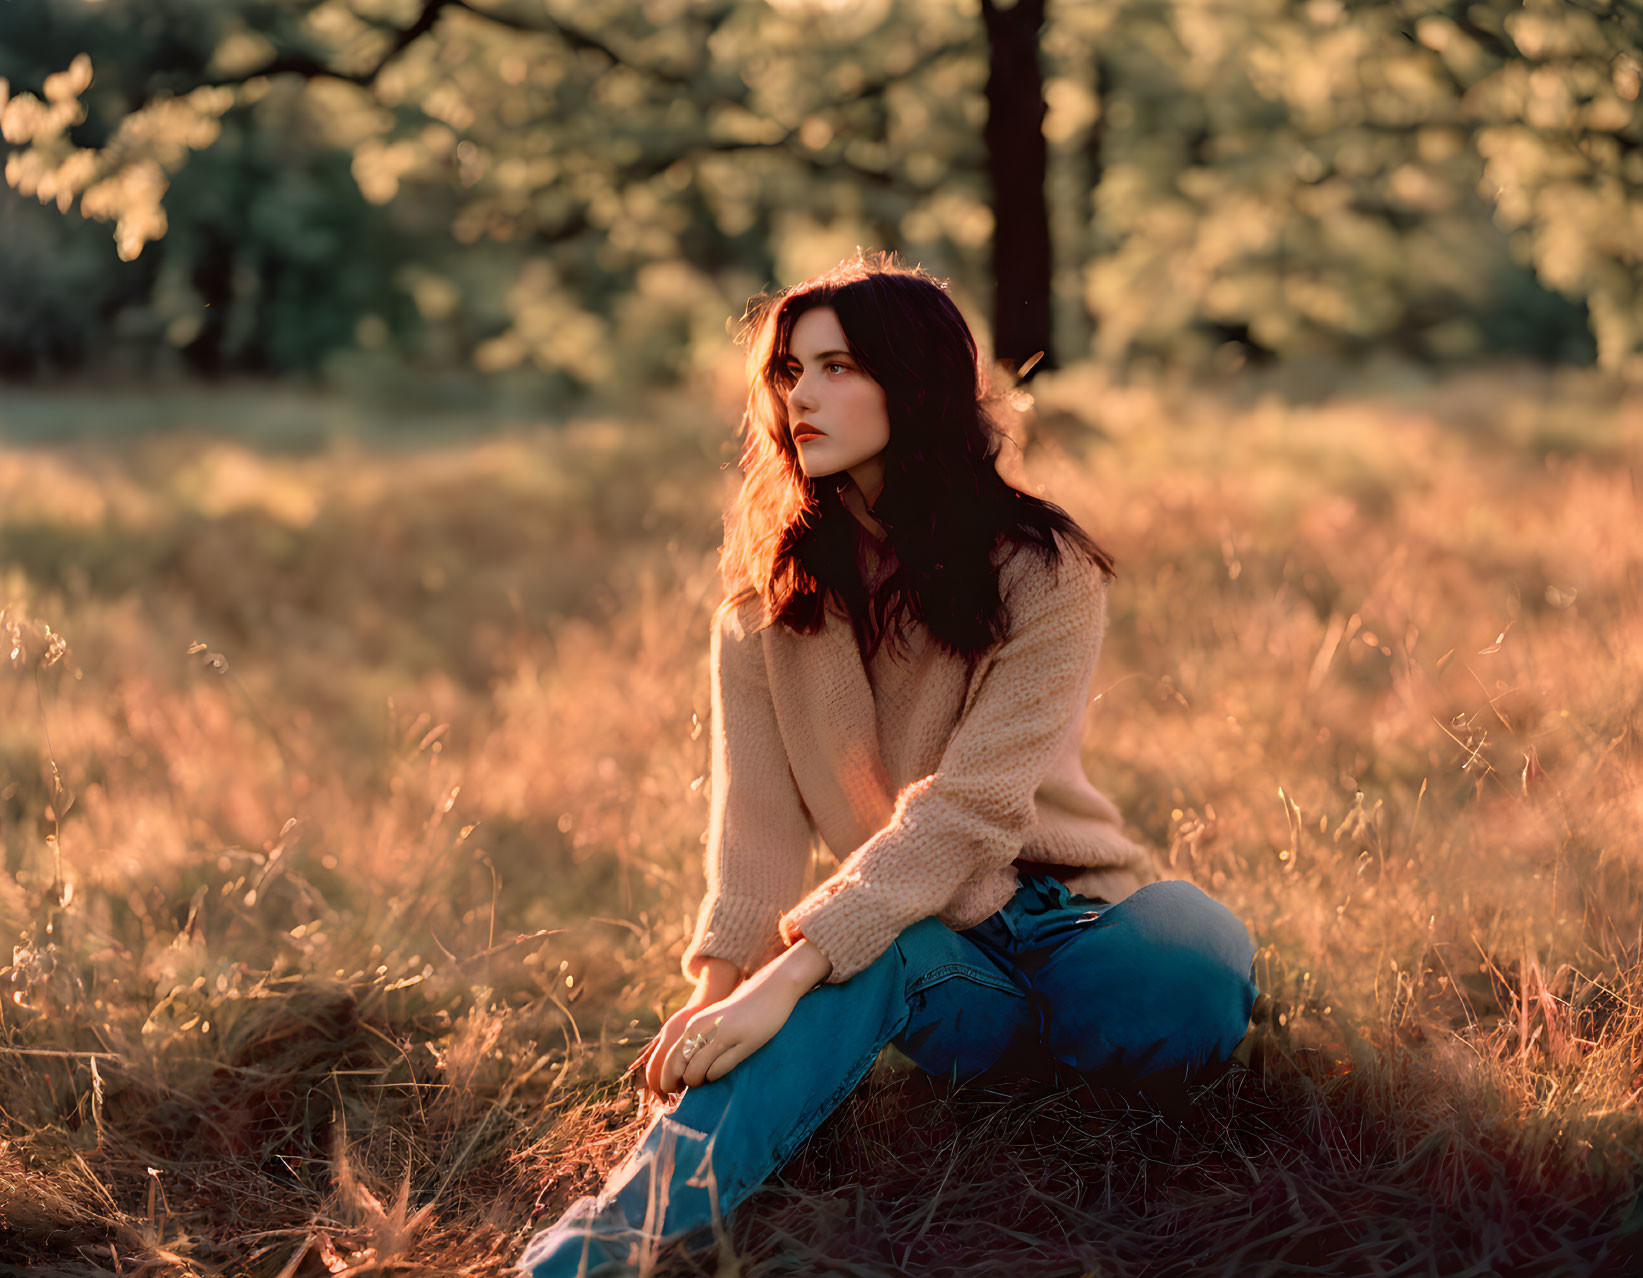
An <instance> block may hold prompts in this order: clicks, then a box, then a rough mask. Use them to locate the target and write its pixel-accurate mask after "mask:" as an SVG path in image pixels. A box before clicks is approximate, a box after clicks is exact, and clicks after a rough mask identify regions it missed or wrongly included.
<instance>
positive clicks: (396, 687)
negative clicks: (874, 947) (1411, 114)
mask: <svg viewBox="0 0 1643 1278" xmlns="http://www.w3.org/2000/svg"><path fill="white" fill-rule="evenodd" d="M1034 389H1035V393H1036V394H1037V398H1038V403H1037V409H1036V412H1034V413H1030V414H1028V415H1027V416H1025V417H1024V418H1023V419H1022V420H1021V421H1019V422H1018V423H1016V426H1015V430H1016V436H1017V439H1018V440H1019V441H1020V443H1021V445H1022V447H1023V448H1024V455H1023V456H1021V457H1018V458H1012V462H1011V465H1012V466H1013V467H1017V468H1018V470H1017V477H1018V478H1020V479H1022V480H1023V481H1024V482H1029V483H1031V484H1033V485H1035V486H1038V485H1042V486H1044V487H1045V489H1046V490H1047V491H1048V493H1049V495H1050V496H1052V497H1054V498H1055V499H1056V500H1058V501H1060V502H1062V504H1064V505H1066V506H1067V507H1068V508H1069V509H1070V510H1072V511H1073V513H1074V514H1076V515H1077V516H1079V517H1080V519H1081V520H1083V521H1084V522H1085V524H1086V526H1087V527H1089V528H1090V529H1091V530H1092V531H1093V532H1094V533H1095V534H1096V536H1097V537H1098V538H1099V539H1100V540H1101V541H1102V542H1103V543H1104V544H1106V545H1107V546H1108V548H1109V549H1110V550H1112V551H1113V552H1114V554H1115V555H1116V557H1117V559H1118V562H1119V571H1120V576H1119V578H1118V580H1117V582H1116V583H1115V585H1114V591H1113V596H1112V598H1113V609H1112V624H1111V631H1110V633H1109V636H1108V640H1107V646H1106V649H1105V654H1104V657H1103V661H1102V666H1101V670H1100V673H1099V674H1098V681H1099V684H1100V687H1099V691H1100V697H1099V699H1098V701H1097V702H1096V705H1095V708H1094V709H1093V710H1092V713H1091V721H1090V724H1089V728H1088V733H1087V736H1086V742H1087V751H1086V761H1087V767H1088V770H1089V772H1090V774H1091V776H1092V777H1093V778H1094V779H1095V780H1096V783H1097V784H1098V785H1100V786H1101V787H1102V788H1103V789H1104V790H1106V791H1107V792H1108V793H1109V794H1111V795H1112V796H1113V797H1114V799H1115V800H1116V801H1117V802H1118V803H1119V805H1120V807H1121V808H1122V809H1123V810H1124V812H1125V813H1126V815H1127V817H1128V818H1129V820H1130V821H1131V822H1132V824H1133V826H1134V829H1135V830H1136V832H1138V833H1139V834H1140V835H1141V836H1143V837H1144V838H1146V839H1148V840H1150V841H1151V842H1152V843H1153V844H1154V846H1156V847H1157V849H1158V850H1159V855H1160V858H1161V861H1162V863H1163V865H1164V867H1165V870H1166V873H1167V874H1169V875H1171V876H1173V877H1180V878H1188V879H1191V880H1193V881H1194V882H1197V883H1199V884H1200V885H1201V886H1202V887H1204V888H1205V890H1207V891H1209V892H1211V893H1212V894H1214V895H1215V896H1216V897H1218V898H1219V899H1220V900H1222V901H1224V902H1225V903H1226V904H1227V905H1229V906H1230V907H1231V908H1232V909H1233V910H1235V911H1236V912H1237V913H1238V914H1239V915H1240V917H1242V918H1243V919H1245V920H1246V921H1247V922H1248V924H1249V926H1250V929H1251V931H1252V933H1253V934H1254V936H1255V938H1256V940H1257V943H1258V945H1259V947H1260V950H1259V954H1258V957H1257V965H1256V975H1257V979H1258V981H1259V983H1260V985H1261V988H1262V991H1263V993H1262V998H1261V1000H1260V1002H1259V1003H1258V1005H1257V1011H1256V1022H1255V1024H1254V1026H1253V1027H1252V1030H1251V1033H1250V1035H1249V1037H1248V1038H1247V1039H1246V1041H1245V1043H1244V1045H1243V1047H1241V1048H1240V1051H1239V1059H1240V1062H1241V1063H1242V1064H1244V1065H1247V1066H1248V1068H1247V1069H1239V1070H1235V1071H1233V1072H1231V1073H1228V1074H1226V1075H1224V1076H1222V1077H1221V1078H1218V1079H1217V1080H1215V1081H1214V1082H1213V1083H1211V1084H1207V1085H1205V1086H1203V1087H1202V1088H1200V1089H1198V1090H1197V1091H1196V1092H1195V1093H1194V1094H1193V1096H1192V1097H1191V1098H1190V1100H1191V1103H1190V1104H1188V1105H1185V1106H1183V1107H1180V1108H1178V1109H1173V1108H1172V1107H1170V1106H1169V1105H1164V1106H1162V1111H1163V1112H1160V1106H1157V1105H1152V1106H1147V1105H1136V1104H1133V1103H1131V1102H1130V1101H1129V1100H1128V1099H1126V1098H1121V1097H1114V1096H1107V1095H1094V1094H1083V1095H1073V1094H1069V1093H1056V1092H1053V1091H1049V1090H1047V1089H1045V1088H1043V1087H1042V1086H1039V1085H1035V1084H1030V1083H1025V1082H1023V1083H1021V1084H1018V1085H1012V1084H998V1085H989V1086H986V1087H979V1088H960V1089H958V1090H957V1091H953V1090H952V1089H949V1088H946V1087H944V1086H942V1085H941V1084H939V1083H938V1082H936V1081H934V1080H930V1079H927V1078H925V1077H924V1076H923V1075H921V1074H919V1073H918V1072H917V1071H916V1070H913V1069H911V1068H910V1067H909V1066H908V1065H907V1063H906V1062H905V1061H904V1060H900V1059H899V1058H897V1057H896V1056H895V1054H894V1053H893V1052H888V1053H887V1054H886V1056H885V1058H884V1059H883V1060H882V1061H881V1063H880V1066H879V1068H878V1069H877V1070H876V1071H875V1072H874V1074H873V1075H872V1077H871V1078H870V1080H869V1082H868V1084H867V1085H865V1086H864V1087H862V1088H860V1089H858V1091H857V1092H856V1093H855V1094H854V1095H853V1096H852V1097H851V1098H850V1099H849V1101H847V1102H846V1104H845V1105H844V1106H843V1107H842V1108H841V1110H840V1111H839V1112H838V1113H837V1114H835V1115H834V1116H833V1117H832V1118H831V1119H830V1120H829V1121H828V1122H827V1123H826V1124H825V1125H824V1126H823V1128H822V1129H821V1131H819V1132H818V1133H817V1135H816V1137H815V1138H814V1139H813V1140H812V1141H811V1142H810V1143H809V1145H808V1146H807V1147H806V1148H805V1149H804V1151H803V1152H802V1153H801V1154H800V1155H799V1156H798V1157H797V1158H795V1159H794V1160H793V1162H792V1163H790V1164H789V1166H788V1167H787V1169H786V1170H785V1172H784V1175H783V1176H782V1178H781V1179H780V1180H779V1181H773V1182H772V1183H771V1184H770V1185H769V1186H768V1187H767V1189H766V1190H765V1191H763V1192H761V1193H760V1194H759V1195H758V1196H757V1197H756V1198H754V1199H753V1200H751V1202H750V1204H749V1206H748V1207H747V1208H746V1209H745V1211H744V1212H742V1213H739V1214H738V1218H737V1220H736V1221H735V1222H733V1224H732V1228H731V1234H730V1236H731V1240H732V1242H733V1244H734V1249H735V1257H734V1259H733V1260H731V1261H727V1262H726V1264H725V1266H724V1267H723V1269H722V1270H721V1271H722V1272H729V1271H731V1270H734V1271H737V1272H743V1273H746V1274H749V1275H754V1274H776V1273H789V1272H795V1271H797V1272H815V1271H819V1270H821V1269H823V1268H824V1267H825V1265H826V1263H827V1262H828V1261H832V1262H833V1263H835V1264H836V1265H838V1266H840V1267H842V1268H845V1269H846V1271H848V1272H862V1273H868V1272H886V1273H917V1274H936V1273H941V1274H983V1273H1005V1272H1008V1273H1012V1274H1016V1273H1020V1274H1026V1273H1043V1274H1051V1273H1054V1274H1076V1273H1080V1272H1088V1273H1103V1274H1105V1273H1115V1274H1128V1273H1148V1274H1157V1273H1168V1272H1191V1273H1228V1274H1242V1273H1302V1272H1305V1273H1339V1274H1364V1273H1379V1274H1393V1273H1398V1274H1404V1273H1444V1274H1455V1273H1480V1274H1481V1273H1513V1274H1520V1273H1521V1274H1528V1273H1548V1274H1551V1273H1603V1272H1612V1273H1623V1272H1626V1268H1627V1266H1628V1265H1632V1264H1637V1265H1643V1203H1640V1200H1639V1199H1638V1197H1637V1195H1638V1192H1639V1190H1640V1188H1643V1176H1640V1174H1639V1171H1638V1163H1639V1159H1640V1157H1643V1133H1640V1130H1639V1121H1638V1117H1639V1099H1640V1096H1643V1059H1640V1045H1643V1010H1640V1004H1643V998H1640V997H1639V993H1640V989H1643V972H1640V968H1639V962H1640V957H1643V914H1640V911H1639V901H1640V894H1639V886H1638V874H1639V864H1640V856H1643V840H1640V838H1639V833H1638V832H1639V828H1640V824H1643V784H1640V782H1643V712H1640V705H1643V696H1640V693H1643V686H1640V684H1643V680H1640V672H1643V643H1640V640H1643V606H1640V598H1643V535H1640V534H1639V532H1638V529H1639V526H1640V514H1643V511H1640V505H1643V502H1640V495H1639V476H1640V473H1643V403H1640V402H1639V401H1638V400H1637V399H1636V398H1632V399H1626V398H1623V397H1621V396H1620V395H1619V393H1618V392H1617V391H1615V390H1614V389H1613V388H1612V387H1609V386H1608V385H1607V384H1606V383H1604V382H1602V381H1599V380H1595V379H1592V378H1590V377H1588V376H1587V375H1585V374H1582V373H1575V372H1568V373H1564V374H1561V375H1553V374H1549V373H1542V372H1536V371H1533V370H1527V369H1510V368H1507V369H1500V368H1496V369H1483V370H1478V371H1477V372H1475V373H1473V374H1467V375H1458V376H1455V377H1451V378H1449V379H1446V380H1444V381H1443V382H1441V383H1437V384H1434V385H1424V384H1418V383H1417V384H1411V385H1399V384H1396V383H1393V382H1390V381H1387V380H1385V379H1382V380H1380V381H1371V382H1368V383H1361V384H1343V385H1342V386H1340V387H1338V388H1337V389H1336V391H1335V392H1334V393H1332V394H1324V393H1321V392H1320V391H1319V390H1318V389H1317V388H1315V387H1314V388H1306V389H1304V391H1301V390H1296V389H1295V387H1294V386H1293V385H1291V386H1290V387H1288V388H1286V386H1285V385H1284V384H1283V383H1282V382H1271V383H1267V384H1262V383H1260V382H1257V381H1256V380H1254V378H1253V376H1252V377H1251V378H1248V379H1246V380H1244V381H1242V382H1234V383H1230V384H1228V385H1227V386H1224V387H1217V388H1204V387H1197V388H1194V387H1187V386H1164V385H1157V384H1148V383H1147V382H1145V381H1144V380H1140V379H1138V380H1136V381H1134V382H1132V383H1129V384H1117V383H1114V382H1112V381H1109V380H1108V379H1106V378H1105V377H1103V375H1102V374H1100V373H1099V372H1097V371H1095V370H1093V369H1088V368H1079V369H1072V370H1067V371H1063V372H1061V373H1058V374H1055V375H1053V376H1048V377H1045V378H1043V379H1040V381H1039V382H1038V383H1035V387H1034ZM191 411H193V412H195V413H196V414H197V413H198V411H199V409H198V407H197V406H196V407H195V408H194V409H192V410H191ZM729 420H731V418H730V417H729V416H728V415H727V414H726V413H725V411H724V404H723V402H715V400H714V399H713V397H712V396H710V395H707V394H705V393H704V394H703V395H701V396H700V397H698V398H695V399H689V398H683V397H680V398H674V399H671V400H667V401H655V402H651V403H646V404H640V405H635V406H633V407H632V408H631V409H630V410H629V411H626V412H622V413H612V414H609V415H606V416H601V417H594V418H589V419H586V420H582V421H578V422H573V423H570V424H568V425H566V426H563V427H547V426H543V427H539V428H528V427H521V428H517V429H513V430H506V431H500V432H496V433H492V434H490V435H487V436H485V437H484V438H481V439H473V440H468V441H466V442H462V441H449V440H448V441H444V442H440V441H434V440H424V441H423V442H422V443H421V444H420V445H419V446H417V447H415V448H405V447H389V446H373V445H369V444H366V443H361V442H359V441H357V440H354V441H349V440H347V439H340V438H339V439H338V440H337V441H335V442H334V443H333V444H332V445H331V446H329V447H325V448H320V449H311V450H307V451H303V450H295V451H293V450H289V449H285V450H282V449H279V448H276V447H268V446H259V445H256V444H254V443H251V442H247V440H246V439H245V438H244V437H243V436H242V437H240V438H238V439H236V438H232V437H229V436H227V435H218V434H213V433H211V432H209V431H204V432H202V431H187V432H167V433H158V434H144V435H140V436H135V437H116V436H115V435H113V434H110V435H109V436H107V437H103V438H98V437H96V436H95V435H93V436H89V437H87V438H81V439H77V440H75V441H74V442H72V443H63V444H58V445H50V444H40V443H30V444H27V445H24V444H17V443H13V444H11V445H5V446H0V604H3V605H4V609H5V611H4V614H3V619H0V632H3V633H0V638H4V639H5V640H6V641H7V642H6V644H5V647H4V649H3V650H0V656H9V661H5V662H0V847H3V849H4V856H5V863H4V867H3V869H4V873H3V874H0V925H3V926H4V928H5V930H6V932H7V934H8V935H9V936H10V937H11V939H12V943H13V947H14V948H13V950H12V961H11V963H10V964H9V965H8V966H6V968H5V969H4V971H3V973H0V976H3V978H4V979H3V982H0V989H3V991H4V999H3V1002H0V1267H3V1266H4V1265H6V1264H9V1265H13V1266H25V1265H28V1266H35V1267H36V1270H34V1271H38V1272H41V1273H61V1274H93V1273H119V1274H127V1275H128V1274H218V1273H223V1274H227V1273H234V1274H239V1273H246V1274H258V1275H267V1276H268V1278H274V1276H276V1275H277V1276H278V1278H296V1276H298V1275H310V1274H313V1275H317V1274H323V1273H366V1272H405V1273H408V1272H423V1273H455V1272H461V1273H472V1274H489V1273H500V1272H503V1271H504V1270H505V1269H506V1268H507V1267H508V1265H509V1264H510V1263H511V1261H512V1258H513V1257H514V1255H516V1254H517V1251H518V1249H519V1247H520V1245H521V1243H522V1240H523V1238H524V1237H525V1236H526V1235H527V1234H528V1233H529V1231H530V1230H531V1228H532V1226H533V1220H534V1219H535V1218H536V1217H538V1216H540V1215H542V1214H544V1213H549V1214H551V1213H553V1212H556V1211H557V1210H558V1209H559V1208H561V1207H562V1206H563V1205H564V1204H565V1203H566V1202H568V1201H569V1199H570V1198H572V1197H573V1196H575V1195H576V1194H578V1193H581V1192H587V1191H588V1190H590V1189H591V1188H593V1187H594V1186H595V1185H596V1184H597V1183H598V1181H599V1179H600V1178H601V1176H602V1174H603V1172H604V1171H605V1170H606V1169H607V1168H608V1167H609V1166H610V1165H611V1164H612V1163H613V1162H614V1161H615V1160H616V1159H617V1158H619V1157H620V1156H621V1154H622V1153H624V1152H625V1151H626V1149H627V1147H628V1146H629V1145H630V1144H631V1143H632V1141H633V1139H634V1138H635V1136H636V1134H637V1131H638V1129H639V1127H640V1126H641V1125H642V1124H643V1122H644V1121H645V1120H646V1118H647V1116H648V1115H647V1113H646V1111H645V1109H644V1107H643V1105H642V1103H641V1102H640V1099H639V1097H638V1096H637V1094H636V1093H635V1092H634V1091H633V1090H632V1089H631V1087H630V1086H627V1085H624V1083H623V1081H622V1071H623V1067H624V1066H625V1065H626V1064H627V1062H628V1061H629V1060H630V1059H631V1057H632V1055H633V1054H634V1053H635V1052H636V1051H637V1050H638V1048H639V1046H640V1045H642V1043H643V1042H644V1041H646V1040H647V1039H648V1037H649V1035H650V1033H652V1032H653V1031H654V1029H655V1027H656V1026H657V1025H658V1024H659V1023H660V1020H661V1019H662V1017H663V1016H664V1015H665V1014H666V1012H667V1011H669V1010H671V1007H672V1005H673V1004H674V1003H675V1002H676V1001H677V999H678V997H679V996H680V994H681V993H682V983H681V978H680V976H679V974H678V971H677V955H678V953H679V949H680V946H681V945H682V944H683V940H684V937H685V934H686V931H687V929H688V925H689V922H690V920H691V916H692V914H693V912H694V908H695V905H696V902H697V900H698V899H699V895H700V892H701V877H700V865H699V855H700V850H701V842H702V838H703V832H704V831H705V828H706V813H707V794H706V788H705V787H706V773H707V771H708V741H707V735H706V730H705V729H706V724H705V717H706V713H707V704H708V699H707V670H706V653H707V644H706V635H707V619H708V615H709V613H710V611H711V609H712V607H713V605H714V604H715V603H716V602H717V600H718V592H719V583H718V579H717V573H716V567H715V562H716V560H715V553H714V548H715V547H716V545H717V543H718V540H719V524H718V519H719V511H720V509H721V506H722V503H723V502H724V500H725V498H726V496H727V487H726V486H727V485H729V484H731V483H733V482H734V468H733V466H731V467H729V468H728V469H727V464H728V463H729V461H730V459H731V458H732V456H733V450H732V448H731V446H730V444H729V442H728V427H727V425H726V423H727V422H728V421H729ZM3 425H4V418H3V416H0V428H3ZM236 425H238V423H236ZM825 868H826V867H825V866H818V867H816V872H817V873H821V872H824V870H825ZM1634 1203H1637V1204H1639V1205H1638V1206H1634ZM666 1263H667V1264H668V1265H671V1266H673V1267H675V1268H676V1269H678V1270H679V1271H681V1272H688V1271H691V1270H692V1267H693V1266H695V1265H706V1264H710V1263H712V1262H711V1261H709V1260H707V1259H704V1258H701V1257H696V1258H692V1257H687V1256H679V1255H673V1256H669V1257H667V1258H666ZM698 1271H705V1270H698Z"/></svg>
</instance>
